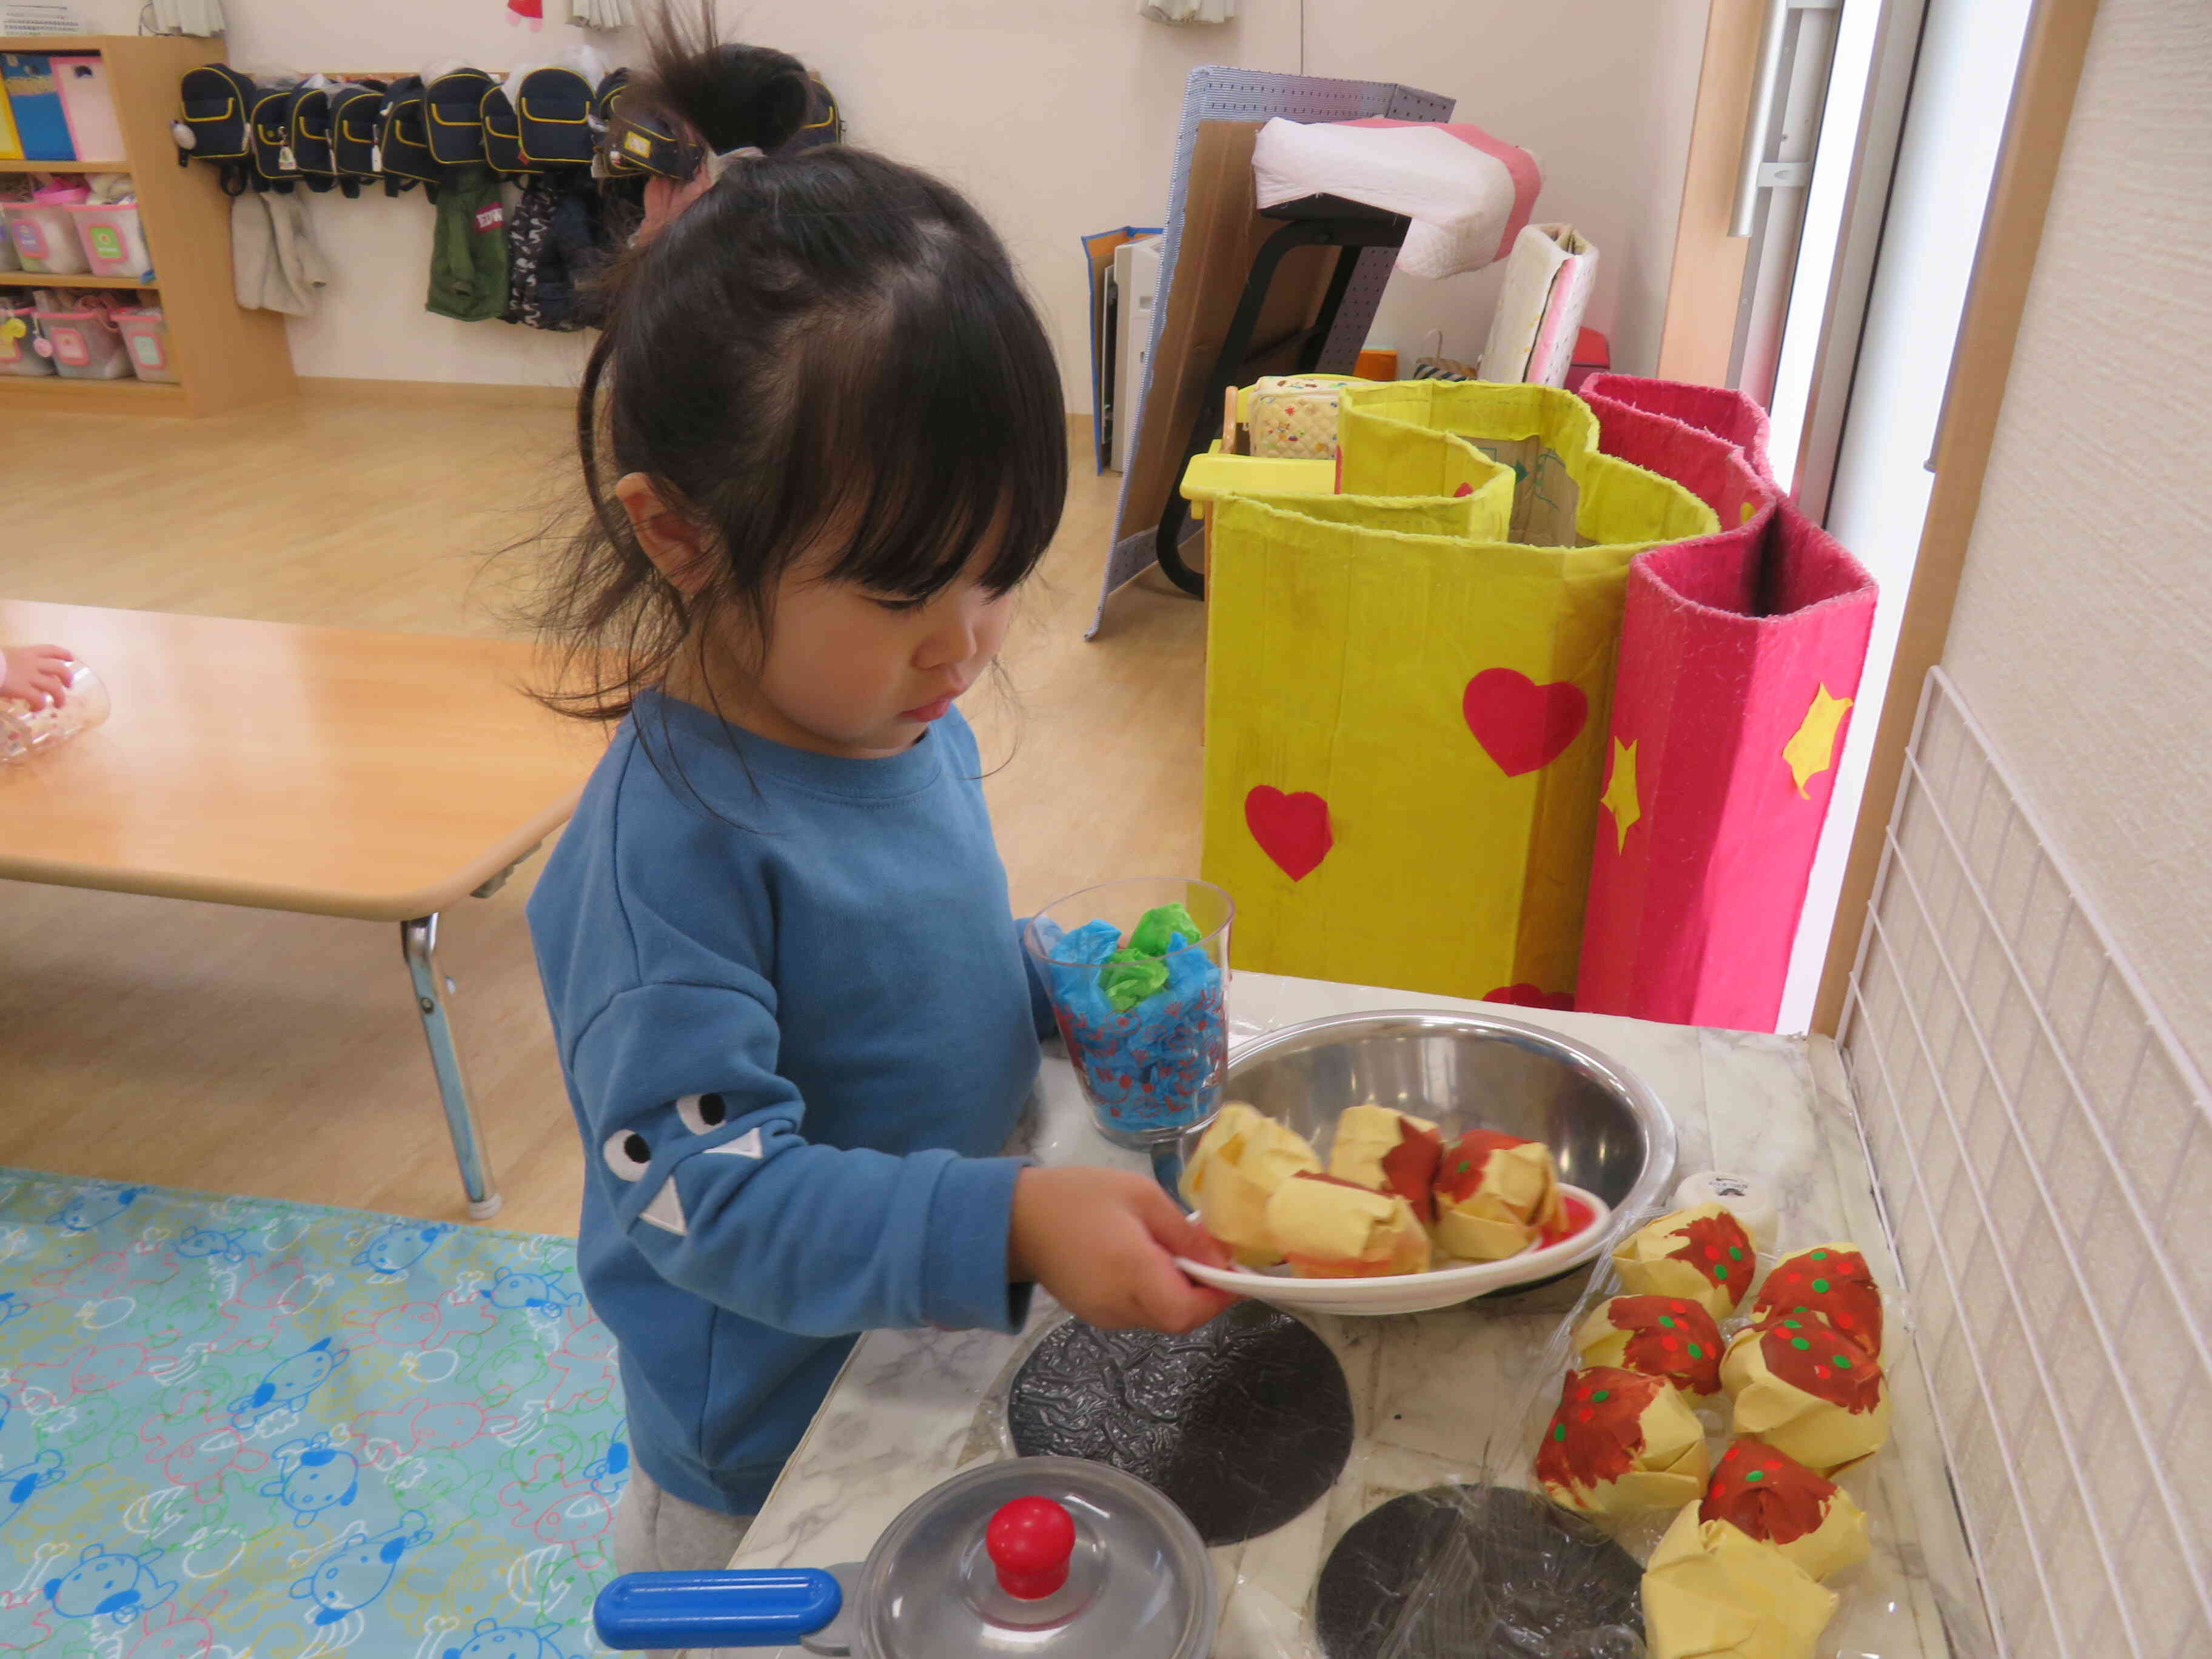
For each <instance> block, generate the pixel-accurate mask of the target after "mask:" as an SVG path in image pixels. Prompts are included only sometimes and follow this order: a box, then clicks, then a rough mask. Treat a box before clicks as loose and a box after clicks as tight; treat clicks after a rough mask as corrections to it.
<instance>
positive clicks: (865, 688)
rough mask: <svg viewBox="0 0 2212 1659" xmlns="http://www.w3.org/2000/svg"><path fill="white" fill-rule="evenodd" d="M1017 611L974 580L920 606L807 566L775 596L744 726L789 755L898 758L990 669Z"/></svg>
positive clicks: (1008, 599) (1009, 599)
mask: <svg viewBox="0 0 2212 1659" xmlns="http://www.w3.org/2000/svg"><path fill="white" fill-rule="evenodd" d="M1012 611H1013V595H1012V594H1011V593H993V592H990V591H989V590H988V589H987V588H986V587H984V586H982V585H981V583H979V582H977V581H976V580H975V578H974V577H973V576H972V575H963V576H962V577H961V578H960V579H959V580H957V581H955V582H954V583H953V584H952V585H951V586H949V587H947V588H945V589H944V590H943V591H942V592H939V593H937V594H935V595H933V597H931V598H930V599H927V600H923V601H915V600H913V599H892V598H889V597H886V596H882V595H877V594H872V593H870V592H868V591H867V590H866V589H865V588H862V587H859V586H855V585H854V584H853V583H851V582H837V581H824V580H821V579H820V578H819V577H817V576H816V575H814V574H811V573H810V572H809V571H808V570H807V569H806V568H805V567H804V566H802V567H800V568H796V569H794V570H793V571H791V572H790V573H788V574H787V575H786V576H785V577H784V579H783V580H782V582H781V585H780V586H779V587H778V589H777V591H776V595H775V614H774V621H773V624H772V626H771V628H770V629H769V643H768V649H767V652H766V653H765V658H764V659H763V661H762V663H761V666H760V669H759V671H758V673H757V675H756V676H755V677H754V678H753V682H752V684H751V685H750V687H748V688H747V695H745V696H744V699H743V705H744V706H743V714H742V715H741V716H740V720H739V723H740V724H743V725H745V726H748V727H750V728H751V729H753V730H756V731H758V732H759V733H760V735H761V736H763V737H765V738H774V739H775V740H776V741H777V742H780V743H786V744H791V745H792V746H793V748H798V749H811V750H817V751H819V752H821V753H823V754H830V755H846V756H851V757H856V758H860V759H879V758H882V757H884V756H888V755H896V754H897V753H899V752H900V751H901V750H904V749H907V748H908V747H910V746H911V745H912V744H914V742H915V739H916V738H920V737H921V734H922V732H924V731H925V730H926V729H927V727H928V726H929V724H930V722H932V721H933V720H942V719H943V718H944V717H945V713H946V711H947V710H949V709H950V708H951V707H952V704H953V702H955V700H956V699H957V698H958V697H959V696H961V694H962V693H963V692H965V691H966V690H968V688H969V686H971V685H973V684H975V682H976V681H977V680H978V679H980V678H981V677H982V675H983V671H985V670H986V669H987V668H988V667H990V665H991V663H992V661H993V659H994V658H996V657H997V656H998V654H999V646H1000V642H1001V641H1003V640H1004V639H1005V638H1006V624H1007V623H1008V621H1009V620H1010V619H1011V617H1012ZM778 728H780V729H778Z"/></svg>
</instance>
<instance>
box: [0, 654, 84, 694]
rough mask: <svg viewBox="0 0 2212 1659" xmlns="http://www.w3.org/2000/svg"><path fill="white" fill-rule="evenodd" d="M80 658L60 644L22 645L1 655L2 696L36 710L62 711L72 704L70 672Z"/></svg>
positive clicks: (0, 683)
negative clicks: (26, 704) (65, 706)
mask: <svg viewBox="0 0 2212 1659" xmlns="http://www.w3.org/2000/svg"><path fill="white" fill-rule="evenodd" d="M75 665H76V658H75V657H73V656H71V655H70V653H69V652H68V650H67V649H66V648H64V647H61V646H58V645H19V646H17V647H15V648H14V649H13V650H11V651H9V652H8V653H6V654H5V655H4V656H0V697H16V698H20V699H21V701H23V702H27V703H28V704H30V705H31V707H32V708H46V707H48V706H49V705H51V706H52V707H53V708H60V707H61V706H62V704H63V703H64V702H67V701H69V684H70V670H71V668H73V667H74V666H75Z"/></svg>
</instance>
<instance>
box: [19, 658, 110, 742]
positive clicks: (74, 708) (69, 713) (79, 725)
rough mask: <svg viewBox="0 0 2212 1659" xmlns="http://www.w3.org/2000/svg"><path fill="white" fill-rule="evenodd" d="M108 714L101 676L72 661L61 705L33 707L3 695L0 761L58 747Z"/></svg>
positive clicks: (105, 691)
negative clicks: (66, 689)
mask: <svg viewBox="0 0 2212 1659" xmlns="http://www.w3.org/2000/svg"><path fill="white" fill-rule="evenodd" d="M107 714H108V700H107V687H106V685H105V684H102V683H101V681H100V676H99V675H97V674H95V673H94V672H93V671H92V668H91V665H89V664H87V663H81V662H79V663H72V664H70V683H69V690H68V691H67V692H66V693H65V694H64V702H62V705H61V707H59V708H51V707H50V708H32V707H31V705H30V704H28V703H27V702H22V701H21V700H20V699H18V698H15V697H4V698H0V764H4V763H7V762H9V761H21V760H28V759H29V758H30V757H32V756H33V755H43V754H45V753H46V751H47V750H50V749H58V748H59V747H60V746H61V745H62V744H65V743H67V742H68V741H69V740H70V738H73V737H75V736H76V735H77V734H78V733H79V732H89V731H91V730H92V728H93V727H94V726H98V725H99V724H100V722H101V721H103V720H106V718H107Z"/></svg>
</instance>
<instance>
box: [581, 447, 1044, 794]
mask: <svg viewBox="0 0 2212 1659" xmlns="http://www.w3.org/2000/svg"><path fill="white" fill-rule="evenodd" d="M614 493H615V495H616V497H617V500H619V501H621V503H622V505H623V510H624V511H625V512H627V513H629V519H630V523H631V525H632V526H633V527H634V528H635V531H636V532H637V538H638V540H639V543H640V544H641V545H642V546H643V547H644V549H645V550H646V553H647V556H649V557H650V558H651V559H652V560H653V562H654V563H655V564H656V565H658V566H659V568H660V569H661V572H662V574H665V576H666V577H667V578H668V580H670V581H671V582H673V583H674V584H675V585H676V586H678V588H680V589H682V590H683V591H684V592H686V593H696V592H699V591H700V590H701V588H702V586H704V584H705V581H706V580H707V573H708V570H709V569H710V568H711V566H712V555H711V554H708V553H707V552H704V551H702V540H701V538H700V536H699V534H698V532H696V530H695V529H694V528H692V527H691V526H690V525H688V524H687V523H685V521H684V520H683V519H682V518H681V517H680V516H679V515H678V514H676V513H671V512H670V511H669V509H668V508H667V507H666V506H665V504H664V503H663V502H662V501H661V500H660V497H659V495H658V493H657V492H656V491H655V490H654V489H653V485H652V483H651V481H650V480H648V479H647V477H645V475H644V474H643V473H640V472H632V473H629V474H626V475H625V476H624V477H622V478H621V479H619V480H618V481H617V483H616V484H615V492H614ZM828 564H829V556H828V555H821V556H816V557H812V558H802V559H801V560H799V562H798V563H796V564H794V565H793V567H792V568H791V569H790V570H788V571H787V572H786V573H785V574H784V576H783V578H782V580H781V581H780V582H779V583H778V584H777V586H776V591H775V595H774V603H775V608H774V610H773V611H772V612H771V613H770V617H769V639H768V644H767V648H766V650H765V651H763V650H761V649H759V648H758V647H756V646H754V645H753V642H752V641H750V640H738V639H731V640H726V641H714V640H709V641H707V642H706V643H707V645H708V652H707V661H706V666H705V670H704V673H705V677H706V682H707V683H705V684H699V683H696V681H697V674H696V667H697V663H696V659H692V658H690V657H689V655H688V653H687V655H686V657H684V659H679V661H678V665H677V666H676V668H675V670H674V671H673V672H672V673H671V678H670V680H669V683H668V686H667V690H668V691H669V692H670V694H671V696H678V697H682V698H684V700H685V701H687V702H696V703H699V704H702V706H705V707H708V708H713V709H714V710H715V711H716V712H718V713H720V714H721V715H722V717H723V718H724V719H726V720H733V721H735V722H736V723H737V724H738V725H739V726H744V728H745V730H747V731H749V732H755V733H757V734H758V735H759V736H761V737H763V738H769V739H771V740H773V741H775V742H776V743H781V744H789V745H790V746H791V747H792V748H794V749H807V750H814V751H815V752H816V753H817V754H824V755H843V756H848V757H853V758H855V759H860V760H880V759H882V758H884V757H886V756H890V755H896V754H897V753H899V752H900V751H901V750H905V749H908V748H910V747H912V746H913V744H914V743H915V739H917V738H920V737H921V734H922V733H923V732H925V731H927V729H928V727H929V725H930V723H931V722H932V721H933V720H942V719H944V717H945V713H946V711H947V710H949V709H950V708H951V707H952V704H953V702H955V700H957V698H958V697H959V696H961V694H962V693H963V692H964V691H966V690H968V688H969V686H971V685H973V684H975V682H976V681H977V680H978V679H980V678H982V675H983V671H984V670H985V669H987V668H988V667H989V666H990V665H991V664H992V662H993V660H994V659H996V657H997V656H998V654H999V646H1000V641H1003V640H1004V639H1005V638H1006V624H1007V623H1008V622H1009V621H1010V620H1011V619H1012V613H1013V595H1012V593H1010V592H1009V593H994V592H991V590H990V589H988V588H987V587H985V586H983V585H982V583H981V581H980V580H978V579H977V578H978V574H979V573H981V572H982V571H984V570H986V569H988V568H990V559H989V550H988V548H985V549H983V550H980V551H979V552H978V553H977V554H976V555H975V557H974V558H973V559H972V560H971V561H970V562H969V567H968V568H967V570H966V571H965V572H963V574H961V576H960V577H959V579H958V580H955V581H954V582H952V583H951V585H949V586H946V587H945V589H943V590H942V591H941V592H938V593H937V594H935V595H934V596H933V597H932V598H930V599H927V600H925V601H919V602H917V601H915V600H913V599H897V598H894V597H892V596H890V595H888V594H876V593H871V592H868V591H867V590H866V588H863V587H860V586H856V585H854V583H852V582H845V581H829V580H825V579H824V578H823V574H822V572H823V568H825V567H826V566H827V565H828ZM748 647H750V648H748Z"/></svg>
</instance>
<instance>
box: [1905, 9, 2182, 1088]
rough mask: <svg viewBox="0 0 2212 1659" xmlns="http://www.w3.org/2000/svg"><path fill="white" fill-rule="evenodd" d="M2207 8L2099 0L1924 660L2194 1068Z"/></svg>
mask: <svg viewBox="0 0 2212 1659" xmlns="http://www.w3.org/2000/svg"><path fill="white" fill-rule="evenodd" d="M2208 203H2212V11H2208V10H2207V9H2206V8H2205V7H2204V5H2203V0H2104V4H2103V6H2102V7H2101V9H2100V10H2099V12H2098V15H2097V22H2096V32H2095V33H2094V35H2093V37H2092V38H2091V41H2090V46H2089V55H2088V59H2087V64H2086V65H2085V67H2084V70H2083V73H2082V78H2081V89H2080V93H2079V95H2078V100H2077V101H2076V103H2075V108H2074V118H2073V124H2072V125H2071V127H2070V128H2069V131H2068V133H2067V137H2066V150H2065V155H2064V159H2063V163H2062V166H2061V169H2060V173H2059V177H2058V183H2057V191H2056V193H2055V194H2054V196H2053V197H2052V199H2051V211H2050V216H2049V218H2048V220H2047V221H2046V222H2045V226H2044V231H2043V245H2042V251H2041V252H2040V253H2039V256H2038V258H2037V260H2036V267H2035V276H2034V282H2033V287H2032V288H2031V289H2030V291H2029V295H2028V304H2027V314H2026V316H2025V318H2024V319H2023V322H2022V326H2021V337H2020V342H2019V346H2018V350H2017V353H2016V355H2015V358H2014V362H2013V368H2012V375H2011V379H2010V380H2009V381H2008V384H2007V386H2006V390H2005V402H2004V410H2003V414H2002V420H2001V422H2000V425H1999V428H1998V433H1997V440H1996V449H1995V451H1994V452H1993V453H1992V454H1991V456H1990V468H1989V472H1988V476H1987V478H1986V480H1985V482H1984V488H1983V494H1982V502H1981V509H1980V513H1979V514H1978V517H1977V519H1976V521H1975V525H1974V532H1973V538H1972V542H1971V544H1969V549H1968V553H1967V562H1966V580H1965V584H1964V586H1963V587H1962V589H1961V591H1960V595H1959V601H1958V608H1957V611H1956V612H1955V614H1954V617H1953V621H1952V625H1951V635H1950V641H1949V643H1948V646H1947V647H1946V648H1945V651H1944V661H1945V663H1946V665H1947V666H1948V667H1949V669H1950V670H1951V671H1952V672H1953V674H1954V676H1955V677H1956V678H1957V679H1958V682H1959V684H1960V690H1961V693H1962V694H1963V696H1964V697H1965V699H1966V704H1967V706H1968V707H1969V708H1972V710H1973V711H1974V713H1975V714H1977V715H1978V717H1979V718H1980V720H1982V722H1983V723H1984V725H1985V726H1987V727H1988V728H1989V730H1990V735H1991V737H1992V738H1993V740H1994V742H1995V744H1996V748H1997V750H1998V752H1999V753H2001V754H2002V755H2003V756H2004V757H2005V758H2006V760H2007V761H2008V763H2009V764H2010V765H2011V767H2012V768H2013V769H2014V770H2015V774H2016V775H2018V776H2019V778H2020V780H2021V787H2023V789H2024V790H2025V791H2026V792H2027V794H2028V795H2029V796H2030V797H2031V799H2033V802H2034V804H2035V805H2036V807H2037V809H2038V810H2039V813H2040V815H2041V817H2043V819H2044V822H2045V826H2046V829H2047V831H2048V833H2049V834H2050V835H2051V836H2052V838H2053V839H2054V840H2055V841H2056V842H2057V844H2058V846H2059V847H2060V848H2061V849H2062V850H2063V853H2064V854H2066V856H2067V858H2068V860H2069V862H2070V863H2071V864H2072V865H2073V866H2075V871H2076V872H2077V874H2078V875H2079V876H2080V878H2081V880H2082V881H2083V883H2084V884H2085V885H2086V886H2087V888H2088V890H2089V893H2088V896H2089V897H2090V898H2091V900H2092V901H2093V903H2094V905H2095V906H2096V908H2098V909H2099V910H2100V912H2101V913H2102V915H2103V917H2104V919H2105V921H2106V924H2107V926H2109V927H2111V928H2112V931H2113V933H2114V934H2115V936H2116V943H2117V944H2118V946H2119V948H2120V950H2121V951H2122V953H2123V954H2124V955H2125V956H2126V957H2128V958H2129V959H2130V961H2131V962H2132V963H2133V964H2134V965H2135V967H2136V969H2137V970H2138V971H2139V972H2140V973H2141V974H2142V976H2143V978H2144V980H2145V981H2146V982H2147V984H2148V988H2149V990H2150V992H2151V994H2152V995H2153V997H2154V999H2156V1000H2158V1001H2159V1002H2160V1003H2161V1004H2162V1005H2163V1007H2164V1010H2165V1012H2166V1015H2167V1016H2168V1018H2170V1019H2172V1022H2173V1024H2174V1025H2175V1027H2176V1028H2177V1029H2178V1030H2179V1032H2180V1034H2181V1038H2182V1042H2183V1043H2184V1044H2185V1046H2186V1047H2188V1048H2191V1049H2192V1050H2193V1051H2194V1055H2195V1058H2196V1060H2197V1062H2198V1063H2199V1064H2200V1065H2207V1066H2212V1035H2208V1034H2212V943H2208V941H2212V881H2208V880H2207V872H2208V871H2212V762H2209V761H2208V757H2212V704H2208V702H2207V697H2206V690H2207V687H2208V685H2212V583H2208V575H2207V572H2208V568H2212V567H2208V565H2207V562H2206V557H2205V538H2204V532H2203V494H2204V483H2205V480H2206V477H2207V475H2208V460H2207V457H2208V456H2212V389H2208V385H2207V382H2206V380H2205V377H2204V375H2203V372H2202V368H2201V367H2200V366H2199V365H2197V363H2196V362H2194V357H2195V355H2196V352H2195V348H2197V347H2199V346H2201V345H2202V343H2203V342H2204V341H2206V340H2208V339H2212V221H2208V218H2207V215H2206V204H2208Z"/></svg>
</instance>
